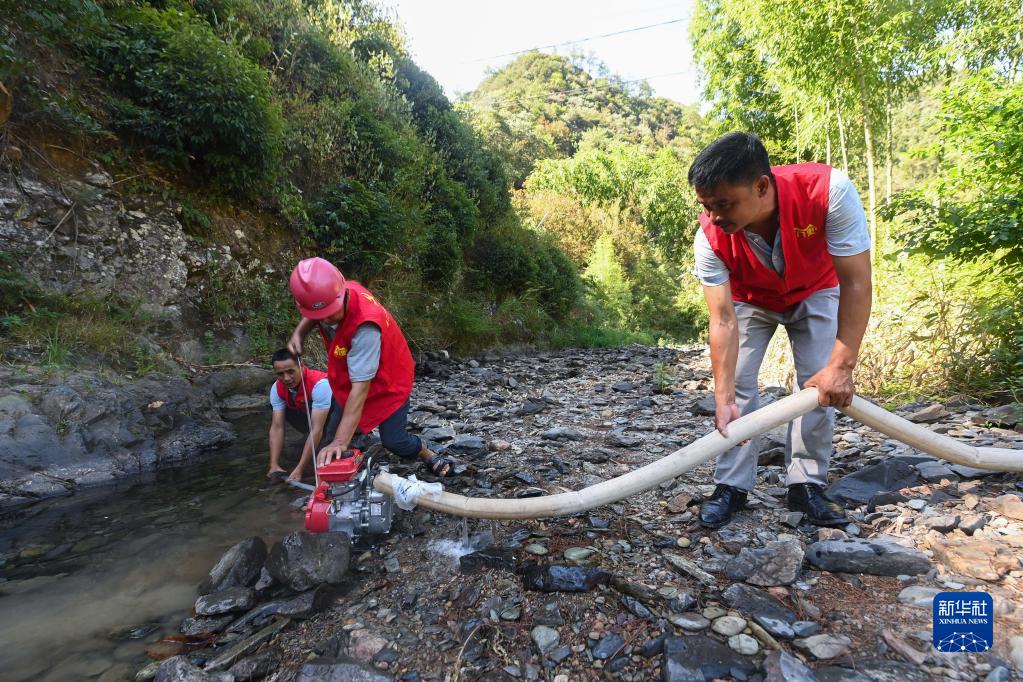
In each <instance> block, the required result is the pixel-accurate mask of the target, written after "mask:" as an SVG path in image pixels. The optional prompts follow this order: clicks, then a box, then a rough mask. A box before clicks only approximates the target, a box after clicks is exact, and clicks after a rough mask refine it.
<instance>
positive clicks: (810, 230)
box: [796, 223, 817, 239]
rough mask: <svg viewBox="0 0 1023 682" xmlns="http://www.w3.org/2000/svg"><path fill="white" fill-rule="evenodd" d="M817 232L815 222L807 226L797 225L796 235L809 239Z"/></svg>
mask: <svg viewBox="0 0 1023 682" xmlns="http://www.w3.org/2000/svg"><path fill="white" fill-rule="evenodd" d="M815 234H817V226H816V225H814V224H813V223H810V224H809V225H807V226H806V227H797V228H796V235H797V236H798V237H800V238H801V239H809V238H810V237H812V236H814V235H815Z"/></svg>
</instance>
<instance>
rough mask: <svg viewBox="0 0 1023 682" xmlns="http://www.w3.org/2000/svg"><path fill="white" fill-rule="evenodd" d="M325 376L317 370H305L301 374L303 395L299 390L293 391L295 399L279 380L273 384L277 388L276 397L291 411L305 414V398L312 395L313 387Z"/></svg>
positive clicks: (325, 374)
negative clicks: (303, 387)
mask: <svg viewBox="0 0 1023 682" xmlns="http://www.w3.org/2000/svg"><path fill="white" fill-rule="evenodd" d="M325 376H327V373H326V372H321V371H320V370H318V369H309V368H308V367H306V368H305V372H303V374H302V383H304V384H305V393H303V392H302V391H301V390H299V391H295V397H294V398H292V397H291V391H289V390H288V389H286V388H284V384H282V383H281V381H280V379H278V380H277V381H275V382H274V385H275V386H276V387H277V397H278V398H280V399H281V400H283V401H284V404H285V405H287V406H288V408H289V409H292V410H302V411H303V412H305V398H306V396H309V397H310V398H311V397H312V395H313V387H314V386H316V382H318V381H319V380H320V379H322V378H323V377H325Z"/></svg>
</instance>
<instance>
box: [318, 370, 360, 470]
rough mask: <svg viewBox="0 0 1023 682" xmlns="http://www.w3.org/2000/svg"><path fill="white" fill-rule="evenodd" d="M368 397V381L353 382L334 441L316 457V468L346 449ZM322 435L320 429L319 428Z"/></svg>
mask: <svg viewBox="0 0 1023 682" xmlns="http://www.w3.org/2000/svg"><path fill="white" fill-rule="evenodd" d="M367 395H369V381H353V382H352V392H351V393H349V394H348V400H347V401H345V405H344V412H342V414H341V423H340V424H338V427H337V434H336V435H335V436H334V440H333V441H331V442H330V443H329V444H327V445H325V446H323V449H322V450H320V453H319V455H317V457H316V462H317V466H323V465H325V464H329V463H330V462H331V461H332V460H334V459H335V458H337V457H338V456H339V455H340V454H341V453H342V452H344V451H345V450H347V449H348V445H349V443H351V442H352V438H353V437H354V436H355V429H356V428H358V426H359V421H360V420H361V419H362V408H363V407H365V405H366V396H367ZM321 433H322V427H321Z"/></svg>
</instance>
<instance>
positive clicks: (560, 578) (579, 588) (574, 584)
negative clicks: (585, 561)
mask: <svg viewBox="0 0 1023 682" xmlns="http://www.w3.org/2000/svg"><path fill="white" fill-rule="evenodd" d="M520 571H521V573H522V583H523V585H524V586H525V587H526V589H527V590H536V591H539V592H589V591H590V590H592V589H593V588H594V587H596V586H597V585H604V584H607V582H608V581H610V579H611V574H610V573H608V572H606V571H602V570H600V569H596V568H590V567H587V566H562V565H558V564H543V565H536V564H532V565H525V566H522V567H521V568H520Z"/></svg>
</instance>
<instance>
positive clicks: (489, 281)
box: [469, 232, 538, 298]
mask: <svg viewBox="0 0 1023 682" xmlns="http://www.w3.org/2000/svg"><path fill="white" fill-rule="evenodd" d="M469 259H470V263H471V267H472V272H473V277H472V282H473V284H474V285H476V287H477V288H479V289H481V290H484V291H487V292H490V293H493V294H494V295H496V296H497V297H498V298H503V297H505V296H508V295H511V294H514V295H519V294H522V293H525V292H526V291H528V290H529V289H531V288H533V287H534V286H535V285H536V278H537V274H538V273H537V266H536V260H535V257H534V256H533V255H532V254H531V253H530V252H529V250H528V249H527V248H526V244H525V243H523V241H520V240H518V239H509V238H507V237H504V236H501V235H498V234H496V233H493V232H485V233H483V234H480V235H479V236H478V237H477V238H476V241H475V242H474V243H473V245H472V249H471V250H470V252H469Z"/></svg>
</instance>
